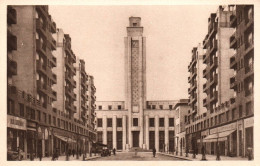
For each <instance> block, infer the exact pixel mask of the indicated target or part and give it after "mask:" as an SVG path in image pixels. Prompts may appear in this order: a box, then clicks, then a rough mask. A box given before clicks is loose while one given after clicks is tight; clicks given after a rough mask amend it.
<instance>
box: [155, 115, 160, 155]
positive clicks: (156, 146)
mask: <svg viewBox="0 0 260 166" xmlns="http://www.w3.org/2000/svg"><path fill="white" fill-rule="evenodd" d="M155 149H156V151H157V152H158V151H159V116H158V115H155Z"/></svg>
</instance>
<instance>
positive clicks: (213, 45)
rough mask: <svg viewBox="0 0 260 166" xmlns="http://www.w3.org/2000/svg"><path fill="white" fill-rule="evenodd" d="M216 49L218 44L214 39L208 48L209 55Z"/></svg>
mask: <svg viewBox="0 0 260 166" xmlns="http://www.w3.org/2000/svg"><path fill="white" fill-rule="evenodd" d="M217 49H218V42H217V40H216V39H214V40H213V41H212V45H211V47H210V54H211V53H212V52H213V51H216V50H217Z"/></svg>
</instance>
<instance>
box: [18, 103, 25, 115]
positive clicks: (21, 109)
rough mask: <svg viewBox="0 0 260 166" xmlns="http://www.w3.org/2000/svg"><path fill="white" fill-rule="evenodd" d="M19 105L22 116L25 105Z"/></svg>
mask: <svg viewBox="0 0 260 166" xmlns="http://www.w3.org/2000/svg"><path fill="white" fill-rule="evenodd" d="M19 107H20V116H21V117H24V105H23V104H21V103H19Z"/></svg>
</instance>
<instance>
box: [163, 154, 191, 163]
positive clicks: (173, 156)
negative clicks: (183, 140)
mask: <svg viewBox="0 0 260 166" xmlns="http://www.w3.org/2000/svg"><path fill="white" fill-rule="evenodd" d="M160 154H162V155H165V156H171V157H175V158H179V159H183V160H187V161H193V160H191V159H188V158H184V157H180V156H174V155H171V154H165V153H160Z"/></svg>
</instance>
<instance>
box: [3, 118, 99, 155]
mask: <svg viewBox="0 0 260 166" xmlns="http://www.w3.org/2000/svg"><path fill="white" fill-rule="evenodd" d="M7 121H8V122H7V156H8V157H7V160H18V159H19V160H23V159H34V158H39V157H50V156H52V155H53V154H54V153H57V154H58V155H66V154H67V153H68V152H71V154H72V152H73V151H74V153H75V155H77V154H86V153H90V150H91V146H92V142H93V141H95V140H89V138H88V137H87V136H85V135H80V134H76V133H73V132H69V131H65V130H62V129H58V128H53V127H49V126H44V125H41V124H38V123H36V122H34V121H29V120H26V119H23V118H20V117H15V116H11V115H8V117H7Z"/></svg>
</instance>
